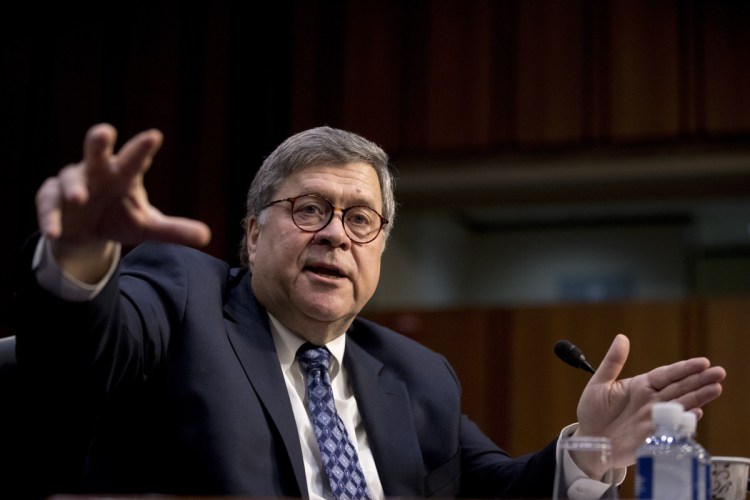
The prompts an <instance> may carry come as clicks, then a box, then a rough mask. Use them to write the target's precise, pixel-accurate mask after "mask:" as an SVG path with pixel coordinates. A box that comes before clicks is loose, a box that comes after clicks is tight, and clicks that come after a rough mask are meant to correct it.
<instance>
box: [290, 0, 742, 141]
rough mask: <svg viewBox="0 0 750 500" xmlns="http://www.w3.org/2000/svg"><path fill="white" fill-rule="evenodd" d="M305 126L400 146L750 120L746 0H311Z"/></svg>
mask: <svg viewBox="0 0 750 500" xmlns="http://www.w3.org/2000/svg"><path fill="white" fill-rule="evenodd" d="M296 18H297V25H298V29H297V30H296V32H297V35H296V42H295V46H296V51H295V60H294V62H293V68H294V72H295V75H296V77H295V80H294V105H293V106H292V108H291V109H292V123H293V124H294V129H295V130H298V129H301V128H305V127H308V126H314V125H320V124H322V123H328V124H331V125H335V126H341V127H344V128H349V129H352V130H356V131H360V132H361V133H364V134H366V135H368V136H369V137H371V138H372V139H374V140H375V141H377V142H379V143H381V144H383V145H384V146H386V147H387V148H388V150H389V151H391V152H392V153H395V152H406V153H410V154H431V153H445V152H454V151H459V152H475V153H482V152H486V151H488V150H493V149H503V148H505V149H507V148H515V147H519V146H520V147H522V148H528V147H545V146H557V145H560V144H563V145H581V144H582V145H588V144H590V143H591V142H592V141H594V142H596V143H604V144H609V143H612V142H616V143H633V142H635V143H641V142H648V141H666V142H670V141H672V142H676V141H684V140H685V139H689V140H693V139H698V140H700V139H704V138H705V137H706V135H710V136H722V135H737V134H743V135H747V134H748V133H750V101H749V100H747V99H744V94H745V93H746V89H747V88H748V87H750V69H748V65H747V64H745V62H746V59H747V53H748V50H749V49H750V32H749V31H748V30H747V29H745V28H746V26H747V24H748V21H750V6H747V5H745V4H744V3H742V2H704V1H700V0H694V1H687V2H678V1H665V2H648V1H630V0H610V1H606V2H591V1H586V0H579V1H571V2H555V1H554V0H540V1H536V2H522V1H520V0H515V1H507V2H493V1H491V0H480V1H476V2H429V1H416V2H408V3H402V2H376V1H373V0H366V1H361V2H333V3H326V2H320V3H315V2H299V5H298V12H297V16H296Z"/></svg>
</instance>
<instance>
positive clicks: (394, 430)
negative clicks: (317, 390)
mask: <svg viewBox="0 0 750 500" xmlns="http://www.w3.org/2000/svg"><path fill="white" fill-rule="evenodd" d="M344 363H345V364H346V368H347V371H348V372H349V374H350V380H351V384H352V389H353V390H354V394H355V397H356V399H357V406H358V407H359V411H360V414H361V415H362V421H363V423H364V426H365V432H367V439H368V441H369V443H370V448H371V449H372V453H373V457H374V458H375V463H376V465H377V468H378V475H379V476H380V481H381V484H382V485H383V491H384V492H385V495H386V496H413V497H421V496H423V495H424V483H423V477H424V469H423V465H422V455H421V453H420V447H419V442H418V441H417V437H416V436H417V431H416V429H415V428H414V417H413V415H412V413H411V407H410V405H409V394H408V392H407V390H406V387H405V385H404V383H403V382H402V381H401V380H399V379H398V378H396V377H395V376H394V375H393V374H390V373H389V372H388V370H387V368H386V367H384V366H383V363H381V362H380V361H378V360H377V359H375V358H374V357H373V356H371V355H370V354H368V353H367V352H366V351H365V350H364V349H363V348H362V347H361V346H360V345H359V344H357V343H356V342H355V341H353V340H352V337H349V338H347V344H346V354H345V356H344Z"/></svg>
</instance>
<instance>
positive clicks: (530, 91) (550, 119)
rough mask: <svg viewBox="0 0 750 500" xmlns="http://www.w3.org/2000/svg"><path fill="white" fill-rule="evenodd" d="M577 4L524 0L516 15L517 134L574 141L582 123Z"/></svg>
mask: <svg viewBox="0 0 750 500" xmlns="http://www.w3.org/2000/svg"><path fill="white" fill-rule="evenodd" d="M582 22H583V15H582V4H581V3H576V2H556V1H554V0H547V1H540V2H523V3H521V4H520V5H519V15H518V31H519V33H518V71H517V79H518V85H517V88H518V91H517V103H518V104H517V124H516V131H517V135H516V139H517V140H518V142H520V143H522V144H550V143H552V144H555V143H560V142H562V143H567V142H572V141H579V140H581V138H582V135H583V133H582V128H583V119H584V117H583V111H584V105H583V91H584V85H583V78H584V74H583V67H584V60H583V56H584V51H583V48H584V40H583V38H584V35H585V33H584V32H583V29H582V28H583V25H582Z"/></svg>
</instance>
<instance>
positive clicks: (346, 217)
mask: <svg viewBox="0 0 750 500" xmlns="http://www.w3.org/2000/svg"><path fill="white" fill-rule="evenodd" d="M285 201H288V202H289V203H291V204H292V221H294V225H295V226H297V227H298V228H300V229H301V230H303V231H305V232H308V233H314V232H316V231H320V230H321V229H323V228H324V227H326V226H327V225H328V224H329V223H330V222H331V220H332V219H333V212H335V211H336V210H341V220H342V221H343V224H344V232H345V233H346V235H347V236H348V237H349V239H351V240H352V241H354V242H355V243H370V242H371V241H373V240H374V239H375V238H377V237H378V234H380V230H381V229H383V226H384V225H386V224H388V219H386V218H384V217H383V216H382V215H380V214H379V213H377V212H376V211H375V210H373V209H372V208H370V207H363V206H354V207H348V208H341V207H335V206H333V203H331V202H330V201H328V200H326V199H325V198H323V197H322V196H317V195H314V194H303V195H300V196H295V197H294V198H284V199H283V200H275V201H272V202H271V203H269V204H268V205H266V206H265V207H263V208H264V209H266V208H268V207H270V206H271V205H275V204H276V203H282V202H285Z"/></svg>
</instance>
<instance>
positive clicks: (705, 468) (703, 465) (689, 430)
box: [678, 411, 711, 500]
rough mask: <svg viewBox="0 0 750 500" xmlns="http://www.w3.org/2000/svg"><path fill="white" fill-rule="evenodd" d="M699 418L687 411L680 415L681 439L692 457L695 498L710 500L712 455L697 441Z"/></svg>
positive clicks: (679, 428) (679, 429)
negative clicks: (694, 476)
mask: <svg viewBox="0 0 750 500" xmlns="http://www.w3.org/2000/svg"><path fill="white" fill-rule="evenodd" d="M697 425H698V417H696V416H695V413H693V412H690V411H686V412H683V413H682V415H680V423H679V427H678V431H679V439H680V441H681V442H682V446H684V447H685V452H686V453H690V454H691V455H692V457H693V458H692V463H693V473H694V474H695V475H696V479H695V485H696V491H695V495H694V497H693V498H696V499H697V500H710V498H711V455H710V454H709V453H708V452H707V451H706V449H705V448H704V447H703V446H702V445H701V444H700V443H699V442H698V441H697V439H696V428H697Z"/></svg>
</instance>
